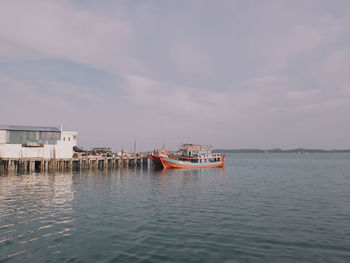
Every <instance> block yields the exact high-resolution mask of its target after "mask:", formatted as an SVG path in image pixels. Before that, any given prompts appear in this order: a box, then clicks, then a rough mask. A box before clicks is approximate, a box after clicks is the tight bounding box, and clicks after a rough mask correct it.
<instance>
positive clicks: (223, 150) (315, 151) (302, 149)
mask: <svg viewBox="0 0 350 263" xmlns="http://www.w3.org/2000/svg"><path fill="white" fill-rule="evenodd" d="M213 152H220V153H350V149H349V150H336V149H334V150H322V149H304V148H297V149H287V150H283V149H279V148H277V149H268V150H263V149H215V150H214V151H213Z"/></svg>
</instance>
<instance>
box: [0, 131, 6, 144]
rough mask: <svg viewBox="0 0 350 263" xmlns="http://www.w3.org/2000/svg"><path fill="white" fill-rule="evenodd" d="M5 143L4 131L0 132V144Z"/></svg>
mask: <svg viewBox="0 0 350 263" xmlns="http://www.w3.org/2000/svg"><path fill="white" fill-rule="evenodd" d="M1 143H6V131H0V144H1Z"/></svg>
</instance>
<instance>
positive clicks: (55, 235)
mask: <svg viewBox="0 0 350 263" xmlns="http://www.w3.org/2000/svg"><path fill="white" fill-rule="evenodd" d="M0 261H4V262H350V154H229V155H227V158H226V165H225V167H224V168H214V169H194V170H167V171H154V170H153V169H113V170H109V171H89V170H86V171H80V172H69V173H52V174H51V173H48V174H46V173H45V174H22V175H11V174H10V175H3V176H0Z"/></svg>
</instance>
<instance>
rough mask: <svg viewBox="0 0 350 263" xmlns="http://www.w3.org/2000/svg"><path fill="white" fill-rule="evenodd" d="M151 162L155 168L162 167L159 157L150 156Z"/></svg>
mask: <svg viewBox="0 0 350 263" xmlns="http://www.w3.org/2000/svg"><path fill="white" fill-rule="evenodd" d="M151 160H152V162H153V164H154V165H155V166H156V167H163V165H162V161H161V160H160V156H156V155H153V154H151Z"/></svg>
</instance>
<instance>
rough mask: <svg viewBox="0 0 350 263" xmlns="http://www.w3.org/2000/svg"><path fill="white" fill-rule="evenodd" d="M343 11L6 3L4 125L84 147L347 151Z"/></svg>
mask: <svg viewBox="0 0 350 263" xmlns="http://www.w3.org/2000/svg"><path fill="white" fill-rule="evenodd" d="M349 10H350V1H348V0H334V1H329V0H307V1H294V0H266V1H260V0H237V1H236V0H218V1H212V0H208V1H206V0H192V1H191V0H178V1H173V0H148V1H141V0H133V1H111V0H105V1H100V0H75V1H73V0H71V1H67V0H57V1H54V0H52V1H51V0H31V1H27V0H22V1H20V0H3V1H1V2H0V112H1V114H0V123H1V124H18V125H40V126H60V125H63V129H64V130H72V131H78V132H79V135H78V144H79V145H80V146H83V147H84V148H89V147H97V146H110V147H113V149H114V150H122V149H123V150H125V151H131V150H132V149H133V145H134V141H135V140H136V143H137V150H140V151H145V150H152V149H154V148H159V147H161V146H162V145H163V144H165V145H167V146H168V147H169V148H172V147H177V146H178V145H180V144H181V143H200V144H212V145H214V147H215V148H226V149H230V148H277V147H279V148H297V147H305V148H324V149H334V148H338V149H345V148H350V136H349V131H350V16H349V12H348V11H349Z"/></svg>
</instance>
